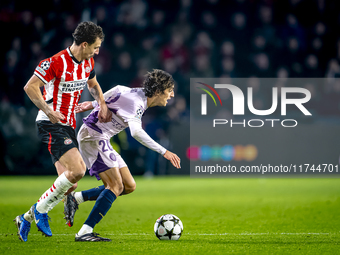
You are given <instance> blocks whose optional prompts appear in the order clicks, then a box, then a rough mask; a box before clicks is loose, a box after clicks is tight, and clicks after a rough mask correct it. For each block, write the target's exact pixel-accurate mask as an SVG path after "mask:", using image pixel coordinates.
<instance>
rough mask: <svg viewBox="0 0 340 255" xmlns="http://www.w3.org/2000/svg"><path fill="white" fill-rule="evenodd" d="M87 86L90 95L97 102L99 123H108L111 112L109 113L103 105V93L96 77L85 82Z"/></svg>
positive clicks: (104, 104)
mask: <svg viewBox="0 0 340 255" xmlns="http://www.w3.org/2000/svg"><path fill="white" fill-rule="evenodd" d="M87 85H88V88H89V91H90V94H91V95H92V96H93V98H94V99H95V100H96V101H97V102H98V104H99V106H100V109H99V113H98V119H99V122H110V121H111V118H112V112H111V111H109V109H108V108H107V105H106V103H105V99H104V95H103V91H102V89H101V88H100V86H99V83H98V82H97V79H96V77H94V78H92V79H91V80H88V81H87Z"/></svg>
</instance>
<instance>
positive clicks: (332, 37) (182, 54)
mask: <svg viewBox="0 0 340 255" xmlns="http://www.w3.org/2000/svg"><path fill="white" fill-rule="evenodd" d="M339 10H340V2H339V1H336V0H328V1H326V0H282V1H281V0H280V1H279V0H262V1H256V0H228V1H223V0H197V1H196V0H125V1H114V0H96V1H94V0H84V1H79V0H73V1H66V0H51V1H44V2H41V1H9V0H2V1H1V2H0V27H1V30H2V34H3V36H4V37H3V39H2V50H1V52H0V54H1V58H0V59H1V77H2V78H3V79H4V80H3V81H4V82H3V83H2V84H1V86H0V98H1V103H0V119H1V121H0V142H1V148H2V157H1V159H0V174H3V175H4V174H5V175H9V174H10V175H16V174H55V169H54V166H53V165H52V164H51V160H50V156H49V154H48V152H47V151H46V150H44V148H42V146H41V145H40V141H39V140H38V138H37V135H36V131H35V117H36V114H37V108H36V107H35V106H34V105H33V103H31V101H30V100H29V98H28V97H27V96H26V95H25V93H24V91H23V86H24V85H25V83H26V82H27V80H28V79H29V78H30V76H31V75H32V74H33V71H34V69H35V67H36V65H37V64H38V63H39V61H40V60H42V59H44V58H46V57H50V56H52V55H53V54H55V53H57V52H59V51H60V50H62V49H64V48H66V47H68V46H69V45H71V43H72V32H73V31H74V29H75V27H76V26H77V24H78V23H79V22H81V21H85V20H91V21H93V22H95V23H97V24H99V25H100V26H102V28H103V30H104V33H105V35H106V36H105V40H104V42H103V44H102V47H101V49H100V54H99V55H98V56H96V57H95V62H96V65H95V69H96V74H97V78H98V81H99V83H100V85H101V87H102V89H103V91H106V90H108V89H110V88H111V87H112V86H114V85H116V84H121V85H127V86H130V87H137V86H140V83H141V81H142V79H143V75H144V74H145V73H146V71H147V70H151V69H153V68H161V69H164V70H166V71H167V72H169V73H171V74H172V75H173V77H174V79H175V80H176V82H177V84H176V90H175V93H176V97H175V100H172V101H170V103H169V105H168V106H167V107H166V108H157V109H155V108H153V109H149V110H148V111H147V112H146V114H145V116H144V118H143V125H144V128H145V129H146V131H147V132H148V133H149V134H150V135H151V136H152V137H153V138H154V139H155V140H157V141H158V142H160V143H161V144H162V145H163V146H165V147H167V148H170V150H172V151H174V152H175V153H177V154H178V155H179V156H180V157H181V159H182V170H180V171H178V170H175V169H174V168H173V167H170V166H169V165H168V164H167V162H165V160H161V158H160V157H159V155H158V154H156V153H154V152H152V151H150V150H148V149H145V148H144V147H143V146H141V145H139V143H138V142H136V141H134V140H133V138H131V137H130V136H129V134H128V130H127V132H126V133H122V134H121V135H120V136H119V137H117V138H116V139H115V140H114V141H112V143H115V144H117V145H118V146H119V148H120V152H121V154H122V156H123V158H125V160H126V162H127V163H128V165H129V166H130V169H131V172H132V173H133V174H160V175H161V174H188V173H189V160H188V159H187V157H186V150H187V148H188V147H189V105H190V104H189V98H190V95H189V84H190V77H281V78H284V77H338V76H339V74H340V66H339V59H340V36H339V31H340V30H339V28H340V12H339ZM308 89H309V90H310V91H311V93H312V96H313V101H312V103H313V104H312V105H311V107H312V108H313V116H322V117H323V119H324V120H325V123H326V125H327V123H334V121H335V120H336V119H337V118H338V117H339V115H340V111H339V110H340V109H339V108H340V107H339V100H340V84H336V83H335V84H333V85H332V86H313V85H311V86H310V87H308ZM258 91H261V90H260V88H258ZM89 99H90V100H91V97H90V96H89V93H88V91H87V90H86V89H85V90H84V93H83V96H82V99H81V100H89ZM265 101H266V98H265V97H264V96H263V95H261V93H258V96H257V97H256V105H263V104H265ZM82 117H84V116H83V115H82V116H81V115H79V116H78V118H77V122H78V128H79V127H80V125H81V123H82V122H81V119H82ZM306 139H308V135H306ZM302 142H303V141H302Z"/></svg>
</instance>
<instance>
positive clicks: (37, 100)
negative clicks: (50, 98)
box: [24, 75, 65, 124]
mask: <svg viewBox="0 0 340 255" xmlns="http://www.w3.org/2000/svg"><path fill="white" fill-rule="evenodd" d="M42 86H44V83H43V82H42V81H41V80H40V79H39V78H38V77H37V76H35V75H33V76H32V77H31V79H29V81H28V82H27V83H26V85H25V87H24V90H25V92H26V94H27V96H28V97H29V98H30V99H31V101H32V102H33V103H34V104H35V105H36V106H37V107H38V108H39V109H40V110H42V111H43V112H44V113H45V114H46V115H47V116H48V118H49V119H50V121H51V122H52V123H53V124H54V123H57V122H58V121H59V120H61V119H64V118H65V117H64V115H63V114H61V113H60V112H55V111H53V110H52V109H51V108H50V107H49V106H48V105H47V104H46V102H45V100H44V98H43V97H42V94H41V91H40V87H42Z"/></svg>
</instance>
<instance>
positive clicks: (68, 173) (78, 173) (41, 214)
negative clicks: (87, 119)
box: [24, 121, 86, 236]
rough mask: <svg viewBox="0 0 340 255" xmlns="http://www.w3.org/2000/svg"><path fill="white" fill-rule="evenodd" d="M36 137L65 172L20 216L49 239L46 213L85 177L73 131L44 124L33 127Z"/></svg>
mask: <svg viewBox="0 0 340 255" xmlns="http://www.w3.org/2000/svg"><path fill="white" fill-rule="evenodd" d="M37 127H38V135H39V137H40V138H41V140H42V142H43V144H45V145H46V146H47V148H48V150H49V152H50V153H51V157H52V161H53V163H54V164H55V163H56V162H58V161H59V163H60V164H61V165H62V166H63V167H64V168H65V169H60V168H59V167H60V166H59V165H58V164H56V167H58V168H59V169H58V168H57V169H58V170H60V171H63V170H64V172H63V173H61V174H60V176H59V177H58V178H57V179H56V180H55V182H54V183H53V185H52V186H51V187H50V188H49V189H48V190H46V191H45V192H44V193H43V195H42V196H41V197H40V199H39V200H38V202H37V203H36V204H34V205H33V206H32V207H31V209H30V210H29V211H28V212H27V213H26V214H25V215H24V218H26V215H33V218H34V220H35V222H36V224H37V227H38V229H39V231H41V232H43V234H44V235H46V236H51V235H52V231H51V229H50V227H49V223H48V215H47V212H48V211H50V210H51V209H52V208H53V207H54V206H55V205H57V204H58V203H59V202H60V200H61V199H62V198H63V196H64V194H65V193H66V192H67V191H68V190H69V189H70V188H71V187H72V186H73V185H74V184H75V183H76V182H77V181H78V180H79V179H80V178H81V177H82V176H83V175H84V174H85V170H86V167H85V164H84V162H83V160H82V157H81V155H80V153H79V151H78V149H77V147H78V142H77V140H76V138H75V131H74V130H73V129H72V128H71V127H65V126H62V125H59V124H52V123H50V122H47V121H42V122H38V123H37ZM58 170H57V171H58Z"/></svg>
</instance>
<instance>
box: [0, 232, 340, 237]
mask: <svg viewBox="0 0 340 255" xmlns="http://www.w3.org/2000/svg"><path fill="white" fill-rule="evenodd" d="M105 234H106V235H113V236H137V235H138V236H140V235H145V236H147V235H153V234H151V233H118V234H117V233H113V232H107V233H105ZM183 234H184V235H192V236H197V235H198V236H228V235H229V236H261V235H330V234H336V233H185V232H184V233H183ZM4 235H7V236H9V235H15V233H7V234H6V233H0V236H4ZM39 235H41V234H38V233H36V234H30V236H39ZM74 235H75V234H53V236H74Z"/></svg>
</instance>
